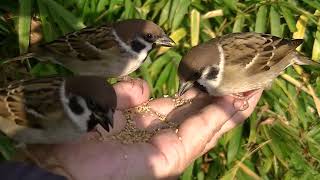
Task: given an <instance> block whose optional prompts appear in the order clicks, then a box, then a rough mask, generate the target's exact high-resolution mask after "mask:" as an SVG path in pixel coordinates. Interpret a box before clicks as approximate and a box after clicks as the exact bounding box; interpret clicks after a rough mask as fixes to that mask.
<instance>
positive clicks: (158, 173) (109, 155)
mask: <svg viewBox="0 0 320 180" xmlns="http://www.w3.org/2000/svg"><path fill="white" fill-rule="evenodd" d="M141 83H142V84H143V86H141ZM114 88H115V90H116V92H117V96H118V97H117V98H118V111H116V113H115V119H114V122H115V124H114V129H113V130H112V131H111V132H110V133H106V134H105V136H107V137H108V136H110V135H112V134H115V133H117V132H119V130H120V129H122V128H123V127H124V126H125V124H126V119H125V117H124V114H123V110H124V109H127V108H131V107H135V106H137V105H139V104H142V103H143V102H146V101H147V100H148V99H149V95H150V90H149V88H148V86H147V84H146V82H144V81H143V82H141V80H135V81H134V84H132V83H131V82H120V83H117V84H116V85H114ZM142 88H143V90H142ZM261 93H262V91H254V92H251V93H250V94H249V95H247V97H248V103H249V108H248V109H246V110H244V111H239V110H238V109H237V107H235V106H234V103H233V102H234V98H232V97H229V96H228V97H217V98H213V97H208V96H207V95H206V94H203V93H199V92H197V91H196V90H190V91H188V92H187V93H186V94H184V95H183V96H182V98H185V99H193V101H192V103H191V104H189V105H185V106H182V107H181V108H177V109H175V105H174V101H173V99H172V98H159V99H155V100H152V101H150V102H149V103H148V105H149V107H150V108H151V109H152V110H153V111H156V112H158V113H160V114H162V115H166V116H168V118H167V119H168V121H174V122H175V123H178V124H180V125H179V127H178V130H177V131H176V130H175V129H164V130H161V131H159V133H157V134H156V135H155V136H153V137H152V138H151V139H150V141H149V142H147V143H134V144H121V143H119V142H115V141H114V140H106V141H97V140H93V139H98V137H99V134H98V133H97V132H92V133H88V134H87V135H86V136H85V137H84V138H83V140H81V141H79V142H74V143H70V144H63V145H44V146H37V148H36V149H34V150H32V152H33V153H34V154H35V155H36V156H37V157H38V158H39V159H40V161H41V162H43V163H44V164H46V163H47V164H50V161H52V160H51V159H52V158H51V157H55V161H57V162H58V163H59V166H61V167H63V171H61V169H60V170H57V169H54V168H52V167H51V168H50V167H49V166H47V168H48V169H51V170H52V171H54V172H56V173H59V174H63V175H66V176H68V177H69V178H71V177H72V179H77V180H88V179H90V180H91V179H95V180H100V179H101V180H102V179H103V180H105V179H175V178H177V177H178V176H179V175H180V174H181V173H182V172H183V170H184V169H185V168H186V167H188V165H189V164H190V163H192V162H193V161H194V160H195V159H196V158H198V157H199V156H201V155H203V154H204V153H206V152H207V151H209V150H210V149H211V148H213V147H214V146H215V144H216V142H217V141H218V139H219V138H220V137H221V136H222V135H223V134H224V133H225V132H227V131H229V130H230V129H232V128H234V127H235V126H237V124H239V123H241V122H243V121H244V120H245V119H246V118H247V117H248V116H249V115H250V114H251V113H252V111H253V110H254V108H255V106H256V104H257V102H258V100H259V98H260V95H261ZM132 120H133V121H134V122H135V123H136V126H137V127H138V128H141V129H149V130H150V129H155V128H157V127H159V126H161V124H163V123H164V122H163V121H161V120H159V117H158V116H156V115H155V114H148V113H146V114H134V115H133V116H132ZM88 139H91V140H88ZM51 164H52V163H51Z"/></svg>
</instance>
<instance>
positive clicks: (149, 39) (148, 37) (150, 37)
mask: <svg viewBox="0 0 320 180" xmlns="http://www.w3.org/2000/svg"><path fill="white" fill-rule="evenodd" d="M144 39H145V40H146V41H148V42H153V41H154V37H153V35H152V34H150V33H148V34H146V35H145V36H144Z"/></svg>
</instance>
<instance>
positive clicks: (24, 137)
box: [0, 76, 116, 144]
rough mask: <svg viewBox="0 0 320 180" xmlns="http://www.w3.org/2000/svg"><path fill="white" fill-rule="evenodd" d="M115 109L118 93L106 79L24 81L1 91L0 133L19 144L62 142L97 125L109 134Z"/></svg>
mask: <svg viewBox="0 0 320 180" xmlns="http://www.w3.org/2000/svg"><path fill="white" fill-rule="evenodd" d="M115 108H116V94H115V91H114V89H113V88H112V86H110V85H107V84H106V82H105V79H104V78H100V77H95V76H75V77H68V78H63V77H57V76H56V77H46V78H39V79H31V80H23V81H18V82H15V83H12V84H10V85H8V86H7V87H6V88H4V89H0V130H1V131H2V132H4V133H5V134H6V135H8V136H9V137H11V138H13V139H14V140H16V141H18V142H20V143H25V144H55V143H63V142H68V141H72V140H74V139H76V138H78V137H80V136H81V135H82V134H84V133H86V132H87V131H90V130H92V129H93V128H94V127H95V126H96V125H97V124H100V125H101V126H102V127H103V128H105V129H106V130H107V131H109V128H110V126H111V127H113V113H114V110H115Z"/></svg>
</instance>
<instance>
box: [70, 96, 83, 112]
mask: <svg viewBox="0 0 320 180" xmlns="http://www.w3.org/2000/svg"><path fill="white" fill-rule="evenodd" d="M69 108H70V109H71V111H72V112H73V113H75V114H77V115H80V114H82V113H83V112H84V109H83V107H82V106H81V105H80V104H79V102H78V99H77V97H76V96H73V97H71V98H70V99H69Z"/></svg>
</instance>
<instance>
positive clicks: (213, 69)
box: [206, 66, 219, 80]
mask: <svg viewBox="0 0 320 180" xmlns="http://www.w3.org/2000/svg"><path fill="white" fill-rule="evenodd" d="M218 74H219V68H218V67H214V66H213V67H210V69H209V72H208V73H207V74H206V79H210V80H213V79H216V78H217V76H218Z"/></svg>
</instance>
